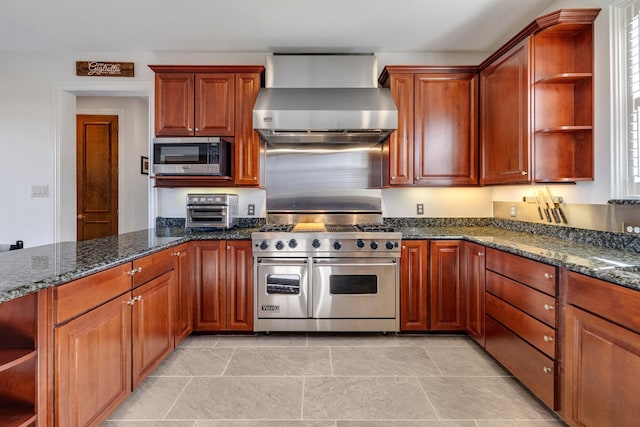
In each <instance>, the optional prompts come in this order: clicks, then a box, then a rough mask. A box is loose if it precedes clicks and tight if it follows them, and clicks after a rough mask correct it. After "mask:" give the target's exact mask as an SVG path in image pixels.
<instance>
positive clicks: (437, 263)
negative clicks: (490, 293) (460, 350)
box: [429, 240, 465, 331]
mask: <svg viewBox="0 0 640 427" xmlns="http://www.w3.org/2000/svg"><path fill="white" fill-rule="evenodd" d="M430 246H431V247H430V254H429V301H430V304H429V309H430V316H429V320H430V322H429V330H432V331H454V330H464V327H465V322H464V299H463V293H462V281H461V280H460V277H461V270H460V267H461V263H460V261H461V254H462V249H461V246H462V242H460V241H457V240H437V241H432V242H431V245H430Z"/></svg>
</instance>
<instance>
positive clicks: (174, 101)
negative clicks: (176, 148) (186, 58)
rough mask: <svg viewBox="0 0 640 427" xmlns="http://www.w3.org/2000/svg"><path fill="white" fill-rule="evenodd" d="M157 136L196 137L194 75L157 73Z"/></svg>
mask: <svg viewBox="0 0 640 427" xmlns="http://www.w3.org/2000/svg"><path fill="white" fill-rule="evenodd" d="M155 81H156V83H155V85H156V101H155V110H156V111H155V122H156V136H193V135H194V89H193V86H194V74H191V73H156V77H155Z"/></svg>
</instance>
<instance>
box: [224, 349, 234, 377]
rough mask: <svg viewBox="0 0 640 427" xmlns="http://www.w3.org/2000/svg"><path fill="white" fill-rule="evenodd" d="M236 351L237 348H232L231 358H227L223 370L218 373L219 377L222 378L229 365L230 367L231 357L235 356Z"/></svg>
mask: <svg viewBox="0 0 640 427" xmlns="http://www.w3.org/2000/svg"><path fill="white" fill-rule="evenodd" d="M237 349H238V347H233V351H232V352H231V356H230V357H229V360H227V364H226V365H225V366H224V369H223V370H222V372H221V373H220V376H221V377H224V376H225V375H224V374H225V372H227V370H228V369H229V365H231V361H232V360H233V357H234V356H235V355H236V350H237Z"/></svg>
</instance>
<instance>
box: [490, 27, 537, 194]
mask: <svg viewBox="0 0 640 427" xmlns="http://www.w3.org/2000/svg"><path fill="white" fill-rule="evenodd" d="M529 75H530V73H529V39H527V40H525V41H523V42H522V43H520V44H519V45H517V46H515V47H514V48H513V49H511V50H510V51H508V52H507V53H505V54H504V55H502V56H501V57H500V58H498V59H497V60H496V61H494V62H493V63H492V64H491V65H489V66H488V67H487V68H485V69H484V70H482V71H481V73H480V183H481V184H506V183H511V184H513V183H526V182H528V181H529V133H530V129H529V111H530V109H529V107H530V106H529Z"/></svg>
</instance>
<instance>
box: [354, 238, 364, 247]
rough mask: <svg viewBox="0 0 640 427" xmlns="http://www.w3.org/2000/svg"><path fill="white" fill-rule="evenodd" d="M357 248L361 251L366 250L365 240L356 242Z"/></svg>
mask: <svg viewBox="0 0 640 427" xmlns="http://www.w3.org/2000/svg"><path fill="white" fill-rule="evenodd" d="M356 246H357V247H358V248H360V249H362V248H364V240H362V239H358V240H356Z"/></svg>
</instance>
